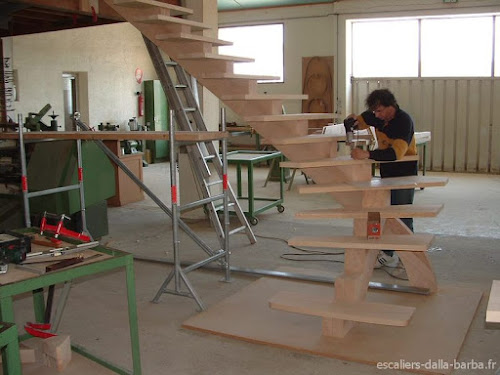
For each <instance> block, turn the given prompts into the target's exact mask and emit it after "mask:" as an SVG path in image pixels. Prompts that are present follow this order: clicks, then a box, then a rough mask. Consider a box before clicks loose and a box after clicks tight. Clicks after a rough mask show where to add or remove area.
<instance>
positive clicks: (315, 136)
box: [268, 134, 345, 146]
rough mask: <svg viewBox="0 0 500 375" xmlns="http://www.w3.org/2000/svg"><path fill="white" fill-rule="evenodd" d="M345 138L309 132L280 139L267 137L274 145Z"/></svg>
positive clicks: (321, 141)
mask: <svg viewBox="0 0 500 375" xmlns="http://www.w3.org/2000/svg"><path fill="white" fill-rule="evenodd" d="M342 139H345V137H337V136H332V135H327V134H311V135H306V136H304V137H289V138H280V139H276V140H273V139H268V141H269V142H270V143H272V144H273V145H276V146H281V145H302V144H311V143H323V142H338V141H339V140H342Z"/></svg>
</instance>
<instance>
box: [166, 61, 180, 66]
mask: <svg viewBox="0 0 500 375" xmlns="http://www.w3.org/2000/svg"><path fill="white" fill-rule="evenodd" d="M165 65H166V66H177V65H178V64H177V63H176V62H175V61H165Z"/></svg>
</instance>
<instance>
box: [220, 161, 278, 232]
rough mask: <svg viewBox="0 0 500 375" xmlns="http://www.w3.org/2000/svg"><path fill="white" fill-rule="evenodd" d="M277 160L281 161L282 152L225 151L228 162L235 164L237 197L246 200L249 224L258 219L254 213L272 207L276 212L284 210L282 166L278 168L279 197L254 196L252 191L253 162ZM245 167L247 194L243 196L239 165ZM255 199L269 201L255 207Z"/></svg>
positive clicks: (246, 213) (254, 222)
mask: <svg viewBox="0 0 500 375" xmlns="http://www.w3.org/2000/svg"><path fill="white" fill-rule="evenodd" d="M276 159H277V161H278V162H281V161H283V154H282V153H281V152H279V151H232V152H228V153H227V162H228V164H236V173H237V183H238V190H237V192H238V199H239V200H248V210H247V211H244V213H245V215H246V216H247V217H248V219H249V221H250V224H252V225H257V224H258V222H259V220H258V219H257V217H256V215H257V214H259V213H261V212H263V211H266V210H269V209H270V208H272V207H276V208H277V209H278V212H280V213H281V212H283V211H285V207H283V204H282V203H283V183H284V181H285V176H284V172H283V168H280V196H279V198H264V197H255V193H254V178H253V172H254V166H255V164H259V163H262V162H264V161H269V160H276ZM242 165H244V166H246V167H247V170H248V171H247V172H248V196H247V197H244V196H243V194H242V184H241V166H242ZM256 201H265V202H269V203H267V204H266V205H264V206H262V207H259V208H256V206H255V202H256Z"/></svg>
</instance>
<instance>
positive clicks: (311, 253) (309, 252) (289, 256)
mask: <svg viewBox="0 0 500 375" xmlns="http://www.w3.org/2000/svg"><path fill="white" fill-rule="evenodd" d="M255 237H258V238H263V239H267V240H273V241H281V242H284V243H286V244H288V241H287V240H285V239H283V238H279V237H272V236H263V235H260V234H256V235H255ZM288 246H289V247H291V248H292V249H296V250H299V251H302V252H303V253H283V254H281V255H280V258H281V259H285V260H289V261H292V262H332V263H344V261H343V260H337V259H325V258H317V259H293V257H299V258H300V257H304V256H329V255H333V256H335V255H344V252H343V251H340V252H336V253H331V252H325V251H320V250H310V249H304V248H301V247H297V246H290V245H288ZM304 253H305V254H304ZM380 269H381V270H383V271H384V272H385V273H387V274H388V275H389V276H391V277H393V278H395V279H398V280H405V281H407V280H408V276H404V277H403V276H398V275H396V274H395V272H391V271H390V269H393V270H395V271H397V270H402V271H405V269H404V267H394V268H390V269H388V267H385V266H382V267H381V268H380Z"/></svg>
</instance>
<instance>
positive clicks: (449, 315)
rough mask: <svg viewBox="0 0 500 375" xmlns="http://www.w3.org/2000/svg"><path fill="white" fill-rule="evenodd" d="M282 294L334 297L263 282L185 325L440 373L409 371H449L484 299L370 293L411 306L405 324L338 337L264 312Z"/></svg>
mask: <svg viewBox="0 0 500 375" xmlns="http://www.w3.org/2000/svg"><path fill="white" fill-rule="evenodd" d="M281 291H291V292H296V293H305V294H309V295H319V296H325V297H330V296H331V297H333V293H334V291H333V287H332V286H331V285H325V284H315V283H307V282H300V281H295V280H285V279H275V278H269V277H263V278H261V279H259V280H257V281H255V282H254V283H252V284H250V285H249V286H247V287H246V288H244V289H242V290H241V291H240V292H238V293H236V294H234V295H233V296H231V297H228V298H226V299H225V300H223V301H221V302H220V303H218V304H216V305H214V306H212V307H210V308H209V309H208V310H207V311H205V312H202V313H200V314H198V315H196V316H194V317H191V318H190V319H188V320H187V321H185V322H184V324H183V327H184V328H188V329H193V330H198V331H203V332H209V333H213V334H216V335H221V336H227V337H231V338H235V339H239V340H244V341H249V342H253V343H259V344H266V345H271V346H277V347H281V348H287V349H292V350H296V351H299V352H304V353H311V354H315V355H322V356H326V357H333V358H338V359H342V360H349V361H355V362H362V363H367V364H373V365H376V364H377V363H378V362H397V363H399V364H405V363H411V362H414V363H422V364H425V363H435V365H434V366H433V367H439V368H429V369H425V368H424V369H422V368H421V369H419V370H417V369H413V371H415V372H424V373H438V374H448V373H450V372H451V369H450V368H447V369H446V368H444V367H446V366H445V365H443V364H444V363H445V362H446V363H453V360H454V359H456V358H457V357H458V354H459V352H460V348H461V347H462V343H463V341H464V340H465V336H466V334H467V331H468V330H469V326H470V323H471V322H472V319H473V317H474V314H475V312H476V309H477V306H478V304H479V301H480V299H481V295H482V293H481V292H480V291H478V290H472V289H464V288H454V287H443V288H440V289H439V290H438V292H437V293H436V294H434V295H431V296H422V295H415V294H407V293H396V292H385V291H384V292H379V291H374V292H373V291H370V292H369V293H368V297H367V300H368V301H372V302H382V303H390V304H397V305H404V306H415V307H416V312H415V314H414V316H413V318H412V319H411V321H410V324H409V326H407V327H389V326H381V325H373V324H363V323H360V324H358V325H357V326H356V327H354V328H353V330H351V331H350V332H349V334H348V335H347V336H346V337H345V338H343V339H336V338H327V337H324V336H322V335H321V319H320V318H317V317H313V316H305V315H299V314H294V313H288V312H283V311H277V310H272V309H270V308H269V306H268V299H269V298H271V297H272V296H273V295H275V294H276V293H278V292H281ZM439 364H441V365H439ZM405 370H407V371H409V370H411V369H408V368H407V369H405Z"/></svg>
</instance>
